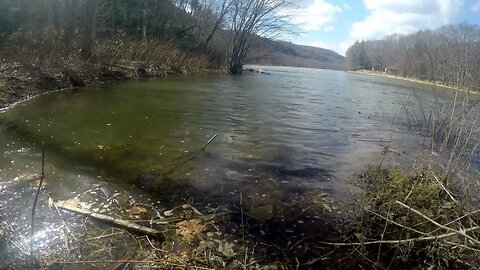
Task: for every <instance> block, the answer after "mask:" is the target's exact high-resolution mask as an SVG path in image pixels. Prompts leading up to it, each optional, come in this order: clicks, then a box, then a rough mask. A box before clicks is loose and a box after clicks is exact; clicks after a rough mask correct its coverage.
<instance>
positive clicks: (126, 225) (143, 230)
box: [55, 203, 161, 237]
mask: <svg viewBox="0 0 480 270" xmlns="http://www.w3.org/2000/svg"><path fill="white" fill-rule="evenodd" d="M55 206H57V207H58V208H60V209H62V210H66V211H69V212H73V213H76V214H79V215H84V216H87V217H89V218H92V219H95V220H98V221H101V222H104V223H108V224H112V225H114V226H117V227H121V228H123V229H126V230H128V231H132V232H136V233H140V234H144V235H150V236H153V237H159V236H160V235H161V233H160V231H157V230H155V229H152V228H148V227H145V226H142V225H138V224H136V223H133V222H130V221H126V220H123V219H118V218H114V217H111V216H107V215H103V214H98V213H94V212H91V211H88V210H85V209H80V208H77V207H71V206H69V205H64V204H62V203H55Z"/></svg>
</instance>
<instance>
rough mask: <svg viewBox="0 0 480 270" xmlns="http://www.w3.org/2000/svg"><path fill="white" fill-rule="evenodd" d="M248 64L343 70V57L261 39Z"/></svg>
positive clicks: (325, 51) (334, 53)
mask: <svg viewBox="0 0 480 270" xmlns="http://www.w3.org/2000/svg"><path fill="white" fill-rule="evenodd" d="M248 64H257V65H272V66H292V67H308V68H321V69H335V70H345V69H346V66H345V57H343V56H341V55H339V54H338V53H336V52H334V51H332V50H327V49H322V48H317V47H311V46H304V45H297V44H293V43H291V42H286V41H275V40H270V39H265V38H262V39H261V40H260V41H259V42H258V44H257V46H255V48H254V51H253V53H252V57H251V59H249V61H248Z"/></svg>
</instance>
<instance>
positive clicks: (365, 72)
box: [348, 70, 480, 95]
mask: <svg viewBox="0 0 480 270" xmlns="http://www.w3.org/2000/svg"><path fill="white" fill-rule="evenodd" d="M348 72H350V73H353V74H360V75H368V76H374V77H380V78H387V79H394V80H401V81H407V82H412V83H418V84H423V85H429V86H434V87H441V88H445V89H450V90H455V91H460V92H464V93H469V94H473V95H480V92H478V91H473V90H469V89H458V88H456V87H454V86H451V85H446V84H443V83H441V82H438V81H437V82H431V81H424V80H420V79H415V78H409V77H402V76H397V75H395V74H389V73H385V72H379V71H370V70H355V71H348Z"/></svg>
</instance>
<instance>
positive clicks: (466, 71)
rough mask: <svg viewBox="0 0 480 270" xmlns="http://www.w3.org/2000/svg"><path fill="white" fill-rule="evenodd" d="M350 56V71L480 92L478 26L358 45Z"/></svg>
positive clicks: (448, 26) (450, 28) (387, 38)
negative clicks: (380, 74) (406, 78)
mask: <svg viewBox="0 0 480 270" xmlns="http://www.w3.org/2000/svg"><path fill="white" fill-rule="evenodd" d="M346 56H347V66H348V68H349V69H350V70H374V71H380V72H386V73H389V74H394V75H398V76H403V77H409V78H416V79H420V80H426V81H431V82H439V83H442V84H445V85H449V86H453V87H460V88H467V89H470V90H475V89H480V79H479V78H480V57H479V56H480V28H479V26H477V25H471V24H466V23H464V24H456V25H447V26H443V27H441V28H439V29H437V30H433V31H430V30H427V31H419V32H417V33H414V34H410V35H391V36H387V37H385V38H383V39H380V40H368V41H361V42H360V41H357V42H356V43H355V44H353V45H352V46H351V47H350V48H349V49H348V51H347V53H346ZM477 91H478V90H477Z"/></svg>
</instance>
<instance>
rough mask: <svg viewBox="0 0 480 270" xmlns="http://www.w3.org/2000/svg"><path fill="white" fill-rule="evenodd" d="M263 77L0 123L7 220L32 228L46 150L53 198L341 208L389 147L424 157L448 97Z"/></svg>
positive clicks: (406, 88)
mask: <svg viewBox="0 0 480 270" xmlns="http://www.w3.org/2000/svg"><path fill="white" fill-rule="evenodd" d="M262 68H263V69H264V70H266V71H268V72H270V73H271V75H263V74H245V75H243V76H227V75H191V76H178V77H167V78H162V79H155V80H146V81H131V82H126V83H121V84H117V85H111V86H105V87H97V88H86V89H78V90H65V91H61V92H56V93H51V94H48V95H44V96H40V97H37V98H34V99H32V100H29V101H26V102H23V103H21V104H19V105H17V106H15V107H14V108H11V109H9V110H6V111H4V112H3V113H0V139H1V142H0V153H2V154H1V155H0V182H4V183H9V182H10V184H5V185H3V186H2V189H1V190H0V193H2V195H1V197H2V198H1V202H0V204H1V205H0V206H1V207H0V209H1V210H0V211H2V212H3V213H0V215H2V216H3V217H4V218H5V219H8V216H11V217H12V218H13V219H15V220H16V222H17V223H21V222H22V220H27V217H28V213H29V211H30V210H29V206H30V205H31V203H32V200H33V194H34V186H35V183H34V182H27V183H21V179H22V178H28V177H26V175H31V174H38V173H39V172H40V160H41V158H40V153H41V150H40V148H41V147H40V145H41V142H42V141H43V142H44V143H45V149H46V166H45V172H46V180H47V186H46V191H47V193H48V194H50V196H52V197H53V198H55V199H67V198H72V197H74V196H77V195H78V194H81V193H82V192H84V191H85V190H88V189H90V188H91V187H92V186H95V185H98V184H99V183H101V184H104V188H103V189H102V191H103V192H105V193H106V194H107V196H108V193H110V195H111V194H113V193H114V192H130V193H132V194H134V196H144V195H145V196H148V197H149V198H151V199H152V200H154V201H158V202H159V203H167V204H168V203H170V202H171V203H172V204H173V202H175V201H178V200H187V199H193V200H196V201H202V200H203V201H210V202H215V203H219V202H221V201H229V200H233V201H235V200H238V194H239V193H243V194H246V196H247V197H249V198H255V197H259V198H268V199H269V200H270V201H271V202H281V201H282V200H286V199H288V198H289V197H291V196H293V194H296V195H298V194H301V193H302V192H304V191H305V190H309V189H311V188H320V189H323V190H325V191H326V192H327V193H330V194H332V195H333V196H335V197H337V198H339V199H343V198H346V197H347V196H348V194H349V188H350V187H349V184H348V182H349V177H350V176H351V175H352V174H353V173H355V172H358V171H360V170H361V169H362V168H363V167H364V166H365V165H367V164H369V163H375V162H378V161H379V160H381V159H382V158H383V156H382V154H381V152H382V151H383V150H384V149H385V147H386V146H391V147H394V148H395V149H397V150H398V151H402V152H405V153H407V155H410V154H413V153H414V152H415V151H416V150H417V149H419V148H421V146H422V145H423V143H424V142H425V138H423V137H422V136H421V134H420V133H419V131H418V130H417V129H415V128H414V126H415V123H413V122H414V121H413V120H412V115H418V111H419V109H418V108H419V105H418V104H419V100H420V101H421V103H422V104H426V105H425V106H427V105H428V104H429V103H430V102H431V101H432V100H440V101H441V100H444V99H445V97H444V96H451V93H450V92H448V91H439V90H438V89H437V90H433V89H431V87H428V86H421V85H416V84H413V83H409V82H403V81H395V80H389V79H382V78H376V77H368V76H364V75H357V74H351V73H346V72H341V71H329V70H316V69H302V68H285V67H262ZM407 108H408V109H407ZM405 111H408V112H409V113H408V114H406V113H404V112H405ZM407 116H408V117H407ZM412 126H413V127H412ZM215 135H217V136H216V137H215V139H213V141H211V143H210V144H209V145H208V146H206V147H205V149H204V151H201V149H202V147H204V145H205V144H206V142H207V141H209V140H210V139H211V138H212V137H213V136H215ZM477 158H478V156H477ZM19 179H20V180H19ZM17 180H18V181H17ZM7 212H8V213H9V214H6V213H7ZM12 212H15V214H12Z"/></svg>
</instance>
